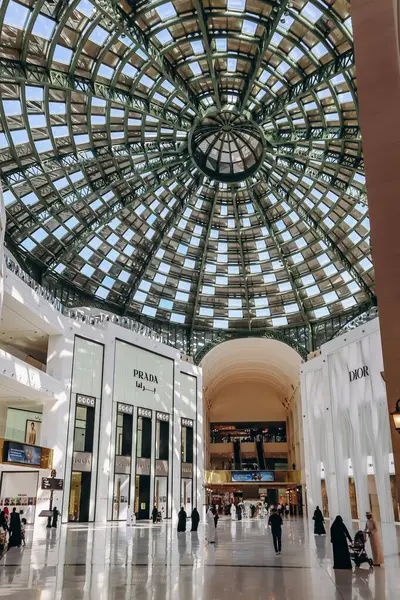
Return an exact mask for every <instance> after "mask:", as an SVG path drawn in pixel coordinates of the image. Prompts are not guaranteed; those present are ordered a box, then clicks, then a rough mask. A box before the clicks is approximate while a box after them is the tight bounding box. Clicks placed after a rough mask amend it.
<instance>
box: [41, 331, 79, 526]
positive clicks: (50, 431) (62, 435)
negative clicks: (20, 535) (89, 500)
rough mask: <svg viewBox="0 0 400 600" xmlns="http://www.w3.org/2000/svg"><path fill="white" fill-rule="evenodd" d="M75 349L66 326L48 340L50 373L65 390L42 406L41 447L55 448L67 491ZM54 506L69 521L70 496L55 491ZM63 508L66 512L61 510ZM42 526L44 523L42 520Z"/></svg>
mask: <svg viewBox="0 0 400 600" xmlns="http://www.w3.org/2000/svg"><path fill="white" fill-rule="evenodd" d="M73 350H74V336H73V332H72V331H71V328H69V327H66V329H65V333H64V335H54V336H50V337H49V344H48V352H47V356H48V359H47V373H48V374H49V375H51V376H52V377H55V378H56V379H58V380H59V381H61V382H62V383H63V384H64V391H63V392H62V393H61V394H60V396H59V397H57V398H56V401H55V402H53V403H50V402H45V403H44V404H43V417H42V430H41V439H40V445H41V446H45V447H46V448H52V449H53V468H54V469H56V471H57V478H59V479H64V490H65V489H66V486H67V483H68V485H69V482H67V479H69V470H67V467H66V465H67V444H68V428H69V422H70V399H71V377H72V361H73ZM67 472H68V476H67ZM41 496H43V503H42V504H43V505H42V506H40V509H46V510H47V509H48V508H49V502H48V496H49V493H48V492H47V493H46V492H43V493H41V492H39V497H38V504H39V498H40V497H41ZM53 505H54V506H57V508H58V510H59V511H60V512H61V513H62V520H63V521H66V520H67V518H68V513H67V510H68V497H67V496H66V495H65V494H63V492H54V500H53ZM62 506H64V511H62ZM42 521H43V523H44V521H45V520H43V519H42Z"/></svg>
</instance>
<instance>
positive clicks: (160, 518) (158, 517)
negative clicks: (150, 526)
mask: <svg viewBox="0 0 400 600" xmlns="http://www.w3.org/2000/svg"><path fill="white" fill-rule="evenodd" d="M156 522H157V523H162V514H161V512H160V511H158V513H157V521H156Z"/></svg>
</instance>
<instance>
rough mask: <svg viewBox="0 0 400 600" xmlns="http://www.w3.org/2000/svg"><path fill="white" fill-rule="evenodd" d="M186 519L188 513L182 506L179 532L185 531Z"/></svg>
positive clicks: (179, 514)
mask: <svg viewBox="0 0 400 600" xmlns="http://www.w3.org/2000/svg"><path fill="white" fill-rule="evenodd" d="M186 519H187V514H186V512H185V509H184V508H183V506H182V507H181V510H180V511H179V513H178V533H184V532H185V531H186Z"/></svg>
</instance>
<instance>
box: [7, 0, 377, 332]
mask: <svg viewBox="0 0 400 600" xmlns="http://www.w3.org/2000/svg"><path fill="white" fill-rule="evenodd" d="M337 4H338V2H333V3H329V4H328V3H326V2H323V1H322V0H315V1H314V0H296V2H291V1H289V2H275V0H271V1H270V2H264V1H261V0H252V1H251V2H250V0H219V1H218V2H217V1H216V0H207V1H205V0H189V2H184V1H183V0H170V1H164V2H163V1H158V0H157V1H151V0H135V1H134V0H129V1H127V0H123V1H122V2H116V3H112V2H105V1H104V0H92V1H91V2H89V1H88V0H80V1H79V0H78V1H77V0H75V1H73V2H68V3H65V2H62V1H61V0H55V1H54V2H52V3H51V4H50V3H48V2H45V1H44V0H39V1H38V0H33V2H32V1H28V0H21V1H17V0H4V3H3V5H4V6H3V11H2V19H3V22H2V23H1V44H2V55H1V58H0V121H1V130H0V176H1V180H2V186H3V192H4V198H5V204H6V210H7V233H6V240H7V243H8V244H9V246H10V249H12V252H13V253H14V254H16V253H18V252H19V253H20V255H21V257H22V258H23V259H24V260H25V261H27V262H29V263H30V264H31V263H32V265H34V269H36V271H37V270H38V269H39V270H40V272H41V276H42V280H43V281H46V279H47V278H52V280H53V279H55V280H56V281H59V282H61V283H62V285H63V286H64V287H68V288H69V289H71V290H73V291H74V293H75V292H78V293H82V294H84V296H83V297H84V298H85V299H92V300H93V301H94V302H99V303H103V304H104V305H105V306H106V307H107V308H108V309H109V310H114V311H117V312H119V313H125V314H128V315H132V316H137V315H142V314H143V315H146V316H148V317H150V318H154V319H159V320H162V321H170V322H171V323H177V324H178V325H179V326H184V327H185V328H187V329H188V330H189V331H191V330H195V329H196V328H213V327H214V328H218V327H221V328H224V329H237V330H248V329H249V328H251V329H252V330H256V329H259V330H262V329H264V328H268V327H280V326H292V325H296V324H300V323H308V322H310V321H313V320H317V319H319V318H324V317H326V316H329V315H334V314H339V313H341V312H343V311H344V310H347V309H348V308H350V307H352V306H354V305H357V304H360V305H361V304H364V303H372V302H374V274H373V267H372V261H371V255H370V248H369V221H368V209H367V193H366V187H365V176H364V163H363V155H362V139H361V134H360V129H359V124H358V115H357V103H356V102H357V85H356V81H355V71H354V54H353V41H352V27H351V20H350V16H349V14H348V12H347V11H346V8H345V7H344V6H343V4H341V6H340V10H337ZM34 269H33V270H34Z"/></svg>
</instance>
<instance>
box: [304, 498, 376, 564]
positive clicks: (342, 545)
mask: <svg viewBox="0 0 400 600" xmlns="http://www.w3.org/2000/svg"><path fill="white" fill-rule="evenodd" d="M366 517H367V523H366V525H365V529H364V531H363V534H364V540H365V541H366V540H367V538H369V541H370V546H371V552H372V560H373V564H374V566H375V567H380V565H381V564H383V562H384V557H383V552H382V545H381V541H380V537H379V530H378V525H377V522H376V520H375V519H374V516H373V514H372V513H371V512H367V513H366ZM313 520H314V534H315V535H326V532H325V526H324V516H323V514H322V511H321V510H320V508H319V506H317V507H316V509H315V512H314V516H313ZM330 534H331V543H332V548H333V568H334V569H351V568H352V566H351V558H350V550H349V543H350V544H351V543H352V542H353V540H352V537H351V535H350V533H349V531H348V529H347V527H346V525H345V524H344V522H343V519H342V517H341V516H340V515H338V516H337V517H336V519H335V520H334V522H333V523H332V526H331V531H330Z"/></svg>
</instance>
